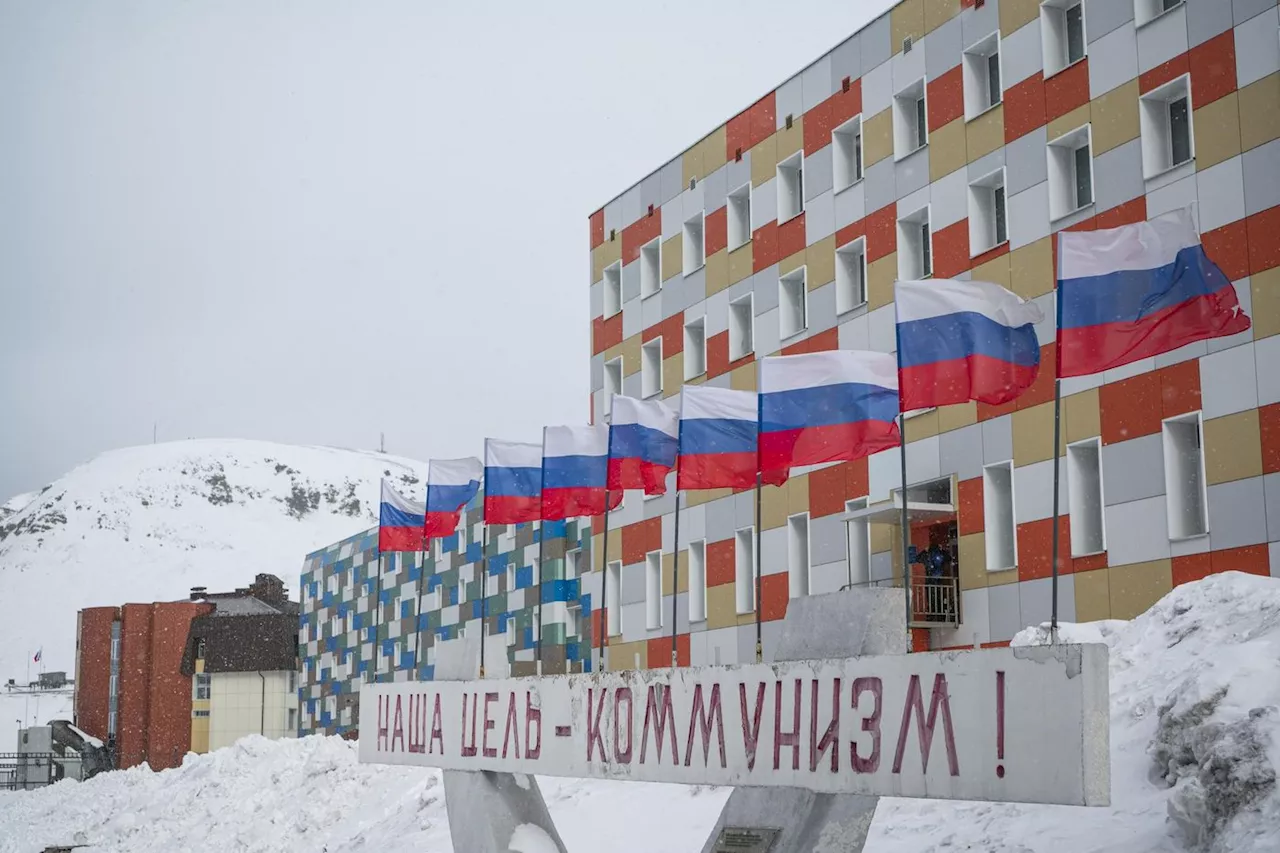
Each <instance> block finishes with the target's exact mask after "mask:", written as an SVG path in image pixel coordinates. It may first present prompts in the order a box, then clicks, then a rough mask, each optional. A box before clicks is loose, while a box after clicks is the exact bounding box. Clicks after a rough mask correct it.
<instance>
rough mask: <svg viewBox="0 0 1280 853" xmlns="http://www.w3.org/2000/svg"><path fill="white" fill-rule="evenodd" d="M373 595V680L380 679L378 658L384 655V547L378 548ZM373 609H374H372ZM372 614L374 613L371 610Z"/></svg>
mask: <svg viewBox="0 0 1280 853" xmlns="http://www.w3.org/2000/svg"><path fill="white" fill-rule="evenodd" d="M376 590H377V591H376V592H375V594H374V596H373V607H374V608H376V609H377V617H378V618H377V619H375V620H374V623H373V680H374V682H375V683H376V682H377V680H378V659H379V658H380V657H382V638H381V637H379V636H378V635H379V634H380V633H382V549H381V548H379V549H378V580H377V585H376ZM371 610H372V609H371ZM370 615H373V613H372V612H371V613H370Z"/></svg>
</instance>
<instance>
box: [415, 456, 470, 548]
mask: <svg viewBox="0 0 1280 853" xmlns="http://www.w3.org/2000/svg"><path fill="white" fill-rule="evenodd" d="M483 476H484V465H483V464H481V462H480V460H479V459H477V458H475V457H474V456H468V457H466V458H465V459H432V460H431V462H430V464H429V465H428V466H427V518H426V526H425V527H424V528H423V535H425V536H426V538H427V541H428V542H430V541H431V540H432V539H434V538H437V537H440V536H450V535H452V534H453V532H454V531H455V530H457V529H458V519H459V517H460V516H461V515H462V508H463V507H465V506H466V505H467V503H468V502H469V501H470V500H471V499H472V498H474V497H475V496H476V493H477V492H479V491H480V479H481V478H482V477H483Z"/></svg>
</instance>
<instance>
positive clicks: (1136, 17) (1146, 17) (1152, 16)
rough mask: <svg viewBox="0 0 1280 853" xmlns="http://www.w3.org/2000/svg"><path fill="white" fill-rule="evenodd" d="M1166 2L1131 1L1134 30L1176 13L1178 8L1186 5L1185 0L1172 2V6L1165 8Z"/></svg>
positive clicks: (1156, 0) (1157, 0)
mask: <svg viewBox="0 0 1280 853" xmlns="http://www.w3.org/2000/svg"><path fill="white" fill-rule="evenodd" d="M1167 2H1168V0H1133V24H1134V28H1135V29H1141V28H1142V27H1145V26H1146V25H1147V24H1150V23H1151V22H1152V21H1155V20H1156V19H1157V18H1163V17H1164V16H1165V15H1168V14H1169V13H1171V12H1176V11H1177V10H1178V7H1179V6H1185V5H1186V0H1173V3H1172V5H1168V6H1167V7H1166V3H1167Z"/></svg>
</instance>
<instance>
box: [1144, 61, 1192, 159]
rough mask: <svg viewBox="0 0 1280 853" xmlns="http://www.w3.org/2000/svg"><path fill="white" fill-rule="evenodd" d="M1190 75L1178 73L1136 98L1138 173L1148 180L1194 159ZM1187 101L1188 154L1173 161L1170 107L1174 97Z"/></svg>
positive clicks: (1174, 99) (1175, 99)
mask: <svg viewBox="0 0 1280 853" xmlns="http://www.w3.org/2000/svg"><path fill="white" fill-rule="evenodd" d="M1191 95H1192V92H1191V75H1190V74H1182V75H1179V76H1178V77H1175V78H1174V79H1172V80H1170V81H1169V82H1168V83H1165V84H1163V85H1161V86H1157V87H1156V88H1154V89H1152V90H1151V91H1150V92H1147V93H1146V94H1145V95H1142V96H1140V97H1139V98H1138V122H1139V126H1140V127H1141V131H1142V177H1143V178H1144V179H1146V180H1148V181H1149V180H1152V179H1153V178H1158V177H1160V176H1161V175H1164V174H1165V173H1166V172H1171V171H1173V170H1174V169H1178V168H1180V167H1182V166H1185V165H1187V164H1188V163H1193V162H1195V159H1196V131H1195V124H1194V122H1195V118H1194V110H1195V102H1194V101H1193V100H1192V96H1191ZM1183 98H1185V99H1186V101H1187V151H1188V152H1189V156H1188V157H1187V159H1185V160H1183V161H1182V162H1180V163H1175V162H1173V120H1172V117H1171V116H1170V107H1171V106H1172V105H1173V102H1174V101H1177V100H1181V99H1183Z"/></svg>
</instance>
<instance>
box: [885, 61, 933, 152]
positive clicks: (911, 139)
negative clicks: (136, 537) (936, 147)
mask: <svg viewBox="0 0 1280 853" xmlns="http://www.w3.org/2000/svg"><path fill="white" fill-rule="evenodd" d="M921 101H923V102H924V107H923V109H924V124H923V126H919V110H920V107H919V105H918V104H919V102H921ZM928 144H929V87H928V83H927V82H926V81H925V78H923V77H921V78H920V79H919V80H916V81H915V82H914V83H911V84H910V85H908V86H905V87H903V88H902V89H900V90H898V93H897V94H895V95H894V96H893V159H894V162H897V161H899V160H904V159H906V158H907V157H910V156H911V155H912V154H914V153H916V152H917V151H919V150H920V149H921V148H924V147H926V146H927V145H928Z"/></svg>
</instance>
